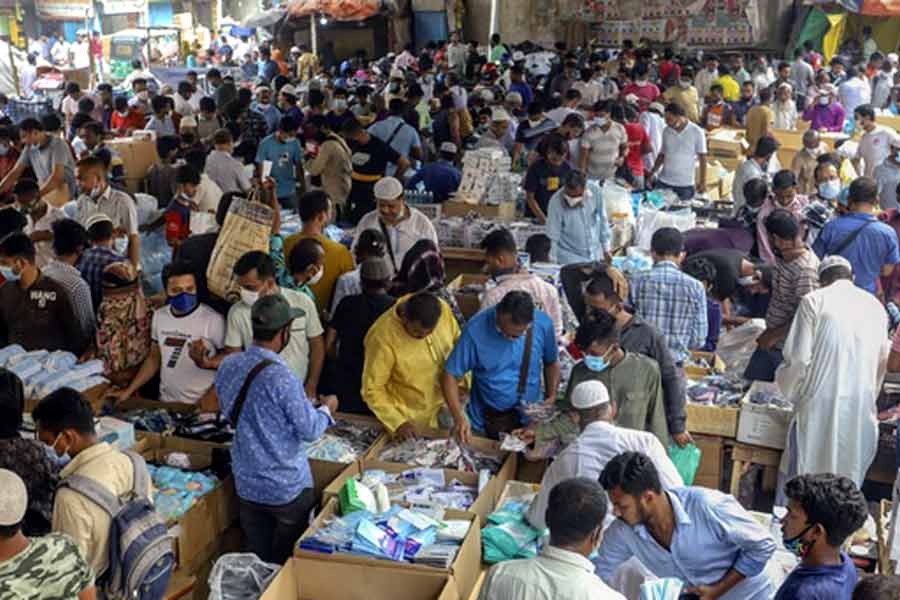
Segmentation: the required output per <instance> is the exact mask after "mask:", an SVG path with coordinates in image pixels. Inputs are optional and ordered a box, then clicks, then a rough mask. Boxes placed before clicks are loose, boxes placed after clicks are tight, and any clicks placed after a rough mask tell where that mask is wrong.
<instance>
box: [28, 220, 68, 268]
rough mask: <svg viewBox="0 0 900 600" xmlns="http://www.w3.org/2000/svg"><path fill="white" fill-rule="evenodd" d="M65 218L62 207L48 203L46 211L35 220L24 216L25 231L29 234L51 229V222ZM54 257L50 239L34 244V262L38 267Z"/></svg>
mask: <svg viewBox="0 0 900 600" xmlns="http://www.w3.org/2000/svg"><path fill="white" fill-rule="evenodd" d="M65 218H66V213H65V212H63V209H61V208H57V207H55V206H50V205H49V204H48V205H47V212H45V213H44V216H43V217H41V218H40V219H38V220H37V221H34V220H33V219H32V217H31V215H28V216H27V217H26V219H27V223H26V224H25V233H26V234H28V235H31V234H32V233H34V232H35V231H52V230H53V224H54V223H56V222H57V221H61V220H62V219H65ZM55 257H56V255H55V254H54V253H53V241H52V240H50V241H47V242H38V243H37V244H35V264H36V265H37V267H38V268H39V269H43V268H44V267H46V266H47V265H48V264H50V261H51V260H53V259H54V258H55Z"/></svg>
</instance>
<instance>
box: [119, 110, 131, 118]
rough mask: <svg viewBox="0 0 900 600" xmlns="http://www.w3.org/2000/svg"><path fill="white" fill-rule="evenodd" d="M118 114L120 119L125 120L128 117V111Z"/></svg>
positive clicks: (120, 111)
mask: <svg viewBox="0 0 900 600" xmlns="http://www.w3.org/2000/svg"><path fill="white" fill-rule="evenodd" d="M116 112H117V113H118V115H119V116H120V117H122V118H123V119H124V118H125V117H127V116H128V111H127V110H117V111H116Z"/></svg>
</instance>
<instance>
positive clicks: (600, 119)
mask: <svg viewBox="0 0 900 600" xmlns="http://www.w3.org/2000/svg"><path fill="white" fill-rule="evenodd" d="M594 123H595V124H596V125H597V126H598V127H605V126H606V124H607V123H609V119H607V118H606V117H597V118H596V119H594Z"/></svg>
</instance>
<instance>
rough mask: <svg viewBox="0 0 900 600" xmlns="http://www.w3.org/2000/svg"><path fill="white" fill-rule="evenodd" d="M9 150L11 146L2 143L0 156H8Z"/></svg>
mask: <svg viewBox="0 0 900 600" xmlns="http://www.w3.org/2000/svg"><path fill="white" fill-rule="evenodd" d="M8 152H9V146H7V145H6V144H0V156H6V155H7V153H8Z"/></svg>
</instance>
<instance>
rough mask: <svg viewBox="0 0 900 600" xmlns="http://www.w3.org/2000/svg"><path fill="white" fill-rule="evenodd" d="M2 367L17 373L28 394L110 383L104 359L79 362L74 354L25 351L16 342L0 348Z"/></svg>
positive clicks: (43, 393) (83, 389)
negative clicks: (104, 368) (105, 373)
mask: <svg viewBox="0 0 900 600" xmlns="http://www.w3.org/2000/svg"><path fill="white" fill-rule="evenodd" d="M0 367H4V368H6V369H9V370H10V371H12V372H13V373H15V374H16V375H18V377H19V379H21V380H22V383H23V384H24V386H25V395H26V396H30V397H38V398H42V397H44V396H46V395H47V394H49V393H50V392H53V391H55V390H58V389H59V388H63V387H69V388H72V389H74V390H77V391H79V392H84V391H87V390H89V389H91V388H92V387H95V386H98V385H103V384H105V383H109V381H107V380H106V379H105V378H104V377H103V361H100V360H89V361H87V362H84V363H81V364H78V358H77V357H76V356H75V355H74V354H72V353H71V352H64V351H61V350H57V351H55V352H48V351H47V350H34V351H32V352H26V351H25V349H24V348H22V347H21V346H19V345H17V344H13V345H10V346H6V347H5V348H2V349H0Z"/></svg>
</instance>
